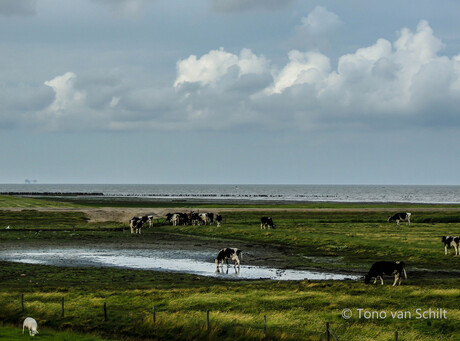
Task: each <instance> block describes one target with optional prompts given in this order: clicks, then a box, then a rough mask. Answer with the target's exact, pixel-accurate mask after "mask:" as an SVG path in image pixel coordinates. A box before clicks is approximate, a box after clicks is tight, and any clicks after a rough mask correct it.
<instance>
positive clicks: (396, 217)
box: [388, 212, 412, 225]
mask: <svg viewBox="0 0 460 341" xmlns="http://www.w3.org/2000/svg"><path fill="white" fill-rule="evenodd" d="M411 215H412V213H409V212H401V213H396V214H393V215H392V216H391V217H389V218H388V221H396V224H398V225H399V222H400V221H407V224H408V225H410V216H411Z"/></svg>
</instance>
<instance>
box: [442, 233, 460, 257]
mask: <svg viewBox="0 0 460 341" xmlns="http://www.w3.org/2000/svg"><path fill="white" fill-rule="evenodd" d="M442 242H443V243H444V254H446V255H447V249H451V248H454V250H455V255H456V256H458V255H460V237H451V236H443V237H442Z"/></svg>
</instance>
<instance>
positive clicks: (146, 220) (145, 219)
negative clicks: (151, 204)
mask: <svg viewBox="0 0 460 341" xmlns="http://www.w3.org/2000/svg"><path fill="white" fill-rule="evenodd" d="M141 220H142V223H143V224H145V223H149V228H150V227H152V224H153V215H144V216H142V217H141Z"/></svg>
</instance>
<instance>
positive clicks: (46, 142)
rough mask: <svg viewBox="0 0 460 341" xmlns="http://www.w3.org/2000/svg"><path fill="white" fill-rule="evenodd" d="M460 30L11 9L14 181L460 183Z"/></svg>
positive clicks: (6, 32)
mask: <svg viewBox="0 0 460 341" xmlns="http://www.w3.org/2000/svg"><path fill="white" fill-rule="evenodd" d="M459 15H460V3H459V2H458V1H453V0H452V1H448V0H440V1H431V0H418V1H404V2H401V1H372V2H369V1H364V0H362V1H358V0H355V1H353V0H351V1H340V0H337V1H332V0H331V1H303V0H225V1H224V0H197V1H185V0H177V1H169V0H168V1H166V0H79V1H71V0H0V148H1V153H0V164H1V165H2V167H1V169H0V183H23V182H24V179H37V180H38V181H39V182H40V183H267V184H271V183H273V184H296V183H298V184H457V185H460V179H459V176H458V169H460V153H459V152H460V150H459V149H460V148H459V145H460V138H459V136H460V134H459V133H460V129H459V128H460V109H459V108H460V22H459V21H458V16H459Z"/></svg>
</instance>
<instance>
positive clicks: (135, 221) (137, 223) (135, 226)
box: [129, 217, 144, 234]
mask: <svg viewBox="0 0 460 341" xmlns="http://www.w3.org/2000/svg"><path fill="white" fill-rule="evenodd" d="M143 226H144V223H143V221H142V218H139V217H133V218H132V219H131V220H130V221H129V227H130V229H131V234H134V233H137V234H141V230H142V227H143Z"/></svg>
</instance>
